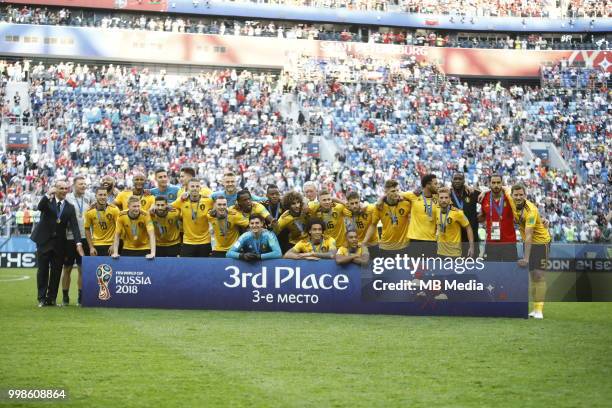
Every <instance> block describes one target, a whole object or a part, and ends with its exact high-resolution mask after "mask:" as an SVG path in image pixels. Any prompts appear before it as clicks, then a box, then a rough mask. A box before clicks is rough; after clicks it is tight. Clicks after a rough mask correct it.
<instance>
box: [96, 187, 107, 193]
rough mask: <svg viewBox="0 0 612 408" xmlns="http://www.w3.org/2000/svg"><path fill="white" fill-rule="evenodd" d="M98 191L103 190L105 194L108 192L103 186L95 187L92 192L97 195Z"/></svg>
mask: <svg viewBox="0 0 612 408" xmlns="http://www.w3.org/2000/svg"><path fill="white" fill-rule="evenodd" d="M100 190H104V191H105V192H107V193H108V190H107V189H106V187H104V186H102V185H99V186H97V187H96V188H95V190H94V191H95V192H96V194H97V193H98V191H100Z"/></svg>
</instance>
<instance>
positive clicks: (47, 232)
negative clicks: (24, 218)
mask: <svg viewBox="0 0 612 408" xmlns="http://www.w3.org/2000/svg"><path fill="white" fill-rule="evenodd" d="M66 193H68V183H66V182H65V181H57V182H55V186H54V187H52V188H51V189H50V190H49V193H48V195H45V196H43V198H42V199H41V200H40V202H39V203H38V210H39V211H40V222H39V223H38V224H36V227H35V228H34V231H32V235H31V236H30V239H31V240H32V241H34V242H35V243H36V258H37V260H38V273H37V275H36V281H37V285H38V307H42V306H54V305H55V301H56V298H57V290H58V287H59V282H60V278H61V275H62V265H63V264H64V257H65V256H66V249H67V245H68V242H67V239H66V229H67V228H70V230H71V231H72V234H73V235H74V239H75V241H74V242H76V247H77V252H78V253H79V255H81V256H83V255H84V253H83V244H82V243H81V233H80V231H79V224H78V221H77V218H76V210H75V209H74V206H73V205H72V204H70V203H69V202H68V201H66ZM49 270H50V271H51V274H49Z"/></svg>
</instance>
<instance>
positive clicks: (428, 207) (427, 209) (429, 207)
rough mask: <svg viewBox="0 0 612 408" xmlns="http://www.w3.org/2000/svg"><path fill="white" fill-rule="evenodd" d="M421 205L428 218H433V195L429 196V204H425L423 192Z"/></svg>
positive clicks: (425, 199)
mask: <svg viewBox="0 0 612 408" xmlns="http://www.w3.org/2000/svg"><path fill="white" fill-rule="evenodd" d="M423 205H424V206H425V213H426V214H427V215H428V216H429V218H433V216H432V211H433V197H432V198H431V204H429V205H427V198H425V194H423Z"/></svg>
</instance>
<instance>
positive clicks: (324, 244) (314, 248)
mask: <svg viewBox="0 0 612 408" xmlns="http://www.w3.org/2000/svg"><path fill="white" fill-rule="evenodd" d="M292 249H293V251H294V252H297V253H298V254H303V253H307V252H314V253H317V254H324V253H327V252H329V251H333V250H335V249H336V242H335V241H334V239H333V238H325V237H324V238H323V240H322V241H321V242H320V243H319V244H314V243H313V242H312V241H310V240H309V239H303V240H301V241H300V242H298V243H297V244H295V245H294V246H293V248H292Z"/></svg>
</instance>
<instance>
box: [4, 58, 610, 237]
mask: <svg viewBox="0 0 612 408" xmlns="http://www.w3.org/2000/svg"><path fill="white" fill-rule="evenodd" d="M28 65H29V64H28V63H27V62H26V63H25V64H20V63H16V64H6V63H0V76H1V78H2V86H3V93H4V86H5V85H6V82H7V81H8V80H9V79H24V78H25V77H28V78H29V79H30V81H31V87H30V92H31V95H30V98H31V102H32V112H27V111H26V112H23V115H26V116H28V117H31V120H33V122H34V123H35V125H36V126H37V127H38V131H37V133H38V134H39V138H38V143H39V145H40V149H39V150H38V151H39V153H29V152H25V153H18V152H10V153H3V154H2V169H1V170H2V172H1V173H2V177H1V179H2V193H1V194H2V195H3V197H2V198H3V199H2V202H3V212H4V213H5V218H8V217H10V216H11V215H14V214H15V212H17V211H18V210H19V209H20V208H28V209H29V210H35V206H36V203H37V200H38V198H39V197H40V196H41V194H42V192H43V189H44V188H45V187H46V186H47V184H48V181H49V180H50V178H52V177H55V178H57V177H68V178H70V177H74V176H75V175H77V174H82V175H84V177H85V180H86V183H87V184H88V185H90V186H94V185H98V184H99V183H100V181H101V177H102V176H104V175H110V176H113V177H114V178H115V179H116V182H115V184H116V186H117V187H118V188H119V189H123V188H132V187H133V184H134V173H135V172H136V171H142V172H144V173H145V175H146V178H147V180H148V187H153V186H154V184H155V177H154V173H153V171H154V169H156V168H159V167H162V168H166V169H168V172H169V176H170V177H171V178H172V179H177V178H178V176H179V173H180V168H181V167H182V166H184V165H186V164H189V165H191V166H193V167H194V168H195V170H196V174H197V176H198V177H199V178H201V179H202V180H203V182H204V184H205V185H207V186H208V187H210V188H212V189H213V190H216V189H218V188H219V186H220V183H221V180H222V176H223V172H224V169H227V168H233V169H236V171H237V173H238V174H239V175H240V185H241V187H244V188H248V189H249V190H250V191H251V192H252V193H253V194H255V195H259V196H263V195H265V193H266V191H265V186H266V185H268V184H276V185H277V186H278V188H279V189H280V191H281V192H285V191H290V190H294V189H298V190H299V189H301V187H302V186H303V185H304V183H305V182H307V181H314V182H315V183H316V184H317V187H319V188H325V189H329V190H331V191H334V192H335V193H336V194H335V195H336V196H337V197H338V198H346V193H348V192H349V191H351V190H353V191H358V192H360V193H361V195H362V197H363V198H364V199H366V200H367V201H370V202H373V201H376V199H377V197H379V196H380V195H381V194H382V193H383V190H384V189H383V187H382V186H383V184H384V181H385V180H386V179H389V178H396V179H398V180H399V182H400V185H401V186H402V188H407V189H410V188H413V187H414V186H417V185H418V178H419V175H422V174H424V173H425V172H427V171H432V172H436V173H437V174H439V176H440V177H441V180H449V179H450V177H451V175H452V173H453V172H455V171H463V172H465V174H466V179H467V181H468V183H471V184H474V185H478V184H479V183H483V180H486V177H487V176H488V175H490V174H492V173H494V172H500V173H502V174H504V175H505V176H507V177H508V179H509V180H512V181H521V182H523V183H525V184H526V185H527V186H528V187H529V192H530V195H531V197H533V198H534V202H536V203H538V204H539V205H540V210H541V211H542V212H543V213H544V214H545V217H546V218H547V219H549V220H551V225H552V226H551V229H552V231H553V238H554V240H555V241H563V242H577V241H599V240H602V239H609V236H610V233H609V229H610V225H609V223H607V222H606V220H605V216H606V215H607V212H608V209H609V197H610V194H609V188H610V184H609V181H608V178H609V177H610V172H609V168H610V160H611V157H610V154H609V151H610V150H609V147H610V146H609V144H610V138H609V126H610V121H609V111H608V104H609V100H610V95H609V93H608V90H607V89H606V88H601V89H577V90H573V91H571V92H570V91H567V90H562V89H559V88H554V87H544V88H529V87H520V86H513V87H510V88H504V87H502V86H501V85H500V84H495V85H489V86H484V87H482V86H481V87H477V86H468V85H465V84H460V83H456V82H453V81H451V80H450V79H448V78H444V76H442V75H440V73H439V72H437V70H436V69H435V67H433V66H429V65H422V64H418V63H416V61H414V60H406V61H403V62H402V63H401V64H392V65H390V64H387V63H384V62H380V61H361V60H344V61H336V62H335V63H334V62H333V61H319V60H315V59H307V60H304V61H302V62H301V65H300V66H299V68H300V69H298V70H297V71H298V72H301V73H305V72H309V73H310V77H308V78H304V77H303V76H301V75H297V74H295V73H289V72H284V73H282V74H281V75H280V76H279V77H278V78H275V77H274V76H272V75H270V74H261V73H252V72H249V71H246V70H244V71H242V72H241V73H238V72H236V71H234V70H223V71H211V72H203V73H202V74H200V75H197V76H193V77H187V78H184V77H180V78H179V77H174V76H170V75H167V74H165V73H164V72H163V71H161V72H159V73H156V74H153V73H150V72H149V71H148V70H147V69H136V68H126V67H119V66H113V65H101V66H97V67H90V66H87V65H80V64H73V63H65V64H64V63H62V64H58V65H51V66H45V65H42V64H36V65H33V66H28ZM306 67H307V69H305V68H306ZM347 69H348V70H349V71H348V72H345V71H346V70H347ZM556 69H557V70H566V69H570V70H571V69H572V68H562V67H559V68H556ZM343 70H344V71H343ZM343 72H344V73H343ZM563 72H565V71H563ZM26 73H27V75H26ZM317 73H318V74H317ZM341 75H345V76H344V77H342V76H341ZM288 90H293V91H294V92H295V93H296V94H297V100H298V105H299V106H301V107H302V110H303V113H302V114H300V117H299V118H298V120H297V121H295V122H294V121H293V120H292V119H288V118H284V117H283V115H281V114H280V107H281V105H282V104H283V95H285V92H286V91H288ZM3 99H4V98H3ZM2 114H3V117H4V118H11V117H12V116H14V114H13V113H12V111H11V109H10V103H8V101H7V102H6V103H4V104H3V109H2ZM307 127H309V128H311V129H313V130H314V131H315V132H316V133H319V134H321V135H322V136H323V137H326V138H329V139H332V140H334V141H336V142H337V144H338V146H339V153H338V155H337V158H338V160H336V161H335V162H334V163H327V162H325V161H319V160H312V159H311V158H309V157H307V156H306V155H305V151H304V150H303V149H301V150H300V149H297V150H291V151H285V150H283V141H285V140H291V139H292V138H293V137H297V136H298V135H299V134H300V132H301V130H302V129H304V128H307ZM527 137H533V139H534V140H536V141H538V140H548V141H551V142H553V143H555V144H556V145H557V146H558V147H559V149H560V150H561V151H562V153H563V154H565V158H566V159H567V161H568V162H569V164H570V169H568V170H567V171H562V170H555V169H553V168H550V167H548V166H547V163H546V162H545V161H543V160H542V159H541V158H538V157H536V158H534V160H533V161H526V160H523V159H524V153H523V151H522V148H521V142H522V141H524V140H525V139H526V138H527ZM451 158H457V159H451ZM579 177H580V178H581V179H582V181H583V182H582V183H581V182H580V181H579ZM587 181H588V183H587ZM33 217H34V218H35V217H36V214H34V215H33ZM553 221H554V222H553Z"/></svg>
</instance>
